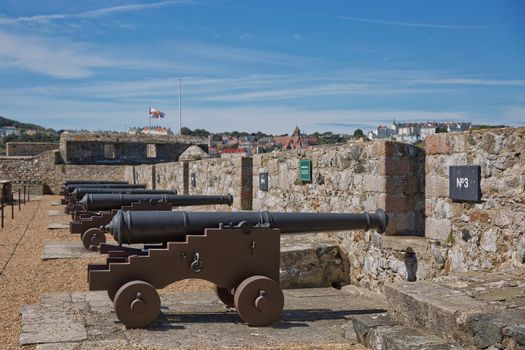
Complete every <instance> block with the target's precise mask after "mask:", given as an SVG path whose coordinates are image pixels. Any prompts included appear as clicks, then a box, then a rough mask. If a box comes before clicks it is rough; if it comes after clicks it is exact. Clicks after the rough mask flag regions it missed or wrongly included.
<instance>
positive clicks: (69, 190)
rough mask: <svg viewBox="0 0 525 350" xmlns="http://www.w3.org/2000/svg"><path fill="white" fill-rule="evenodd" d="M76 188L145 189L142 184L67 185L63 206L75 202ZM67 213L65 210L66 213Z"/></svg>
mask: <svg viewBox="0 0 525 350" xmlns="http://www.w3.org/2000/svg"><path fill="white" fill-rule="evenodd" d="M77 188H84V189H88V188H93V189H95V188H112V189H119V188H125V189H133V188H135V189H145V188H146V185H144V184H138V185H130V184H73V185H67V186H66V187H65V188H64V201H63V204H69V203H70V202H71V201H73V202H74V201H75V198H74V196H72V193H73V192H74V191H75V190H76V189H77ZM68 212H69V211H68V210H66V213H68Z"/></svg>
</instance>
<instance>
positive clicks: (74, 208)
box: [64, 187, 177, 221]
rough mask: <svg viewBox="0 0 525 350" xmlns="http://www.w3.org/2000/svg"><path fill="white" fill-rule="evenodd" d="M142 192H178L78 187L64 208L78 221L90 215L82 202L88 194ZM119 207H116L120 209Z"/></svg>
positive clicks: (173, 191) (169, 192)
mask: <svg viewBox="0 0 525 350" xmlns="http://www.w3.org/2000/svg"><path fill="white" fill-rule="evenodd" d="M111 193H113V194H142V195H157V194H171V195H175V194H177V191H176V190H148V189H145V188H113V187H105V188H99V187H77V188H76V189H75V190H74V191H73V192H71V193H70V194H69V196H68V197H67V198H68V199H67V201H65V203H64V204H66V208H65V209H64V211H65V213H66V214H70V213H71V214H72V216H73V220H75V221H78V219H79V217H80V216H82V217H90V216H92V215H91V214H90V213H87V212H86V208H85V207H84V206H82V204H80V203H79V202H80V200H81V199H82V198H84V196H85V195H86V194H111ZM119 208H120V207H117V208H115V209H119ZM77 213H83V214H85V215H78V214H77Z"/></svg>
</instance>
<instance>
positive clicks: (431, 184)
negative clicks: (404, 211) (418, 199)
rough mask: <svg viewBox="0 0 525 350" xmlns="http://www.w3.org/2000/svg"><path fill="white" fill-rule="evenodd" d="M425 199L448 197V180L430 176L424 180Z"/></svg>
mask: <svg viewBox="0 0 525 350" xmlns="http://www.w3.org/2000/svg"><path fill="white" fill-rule="evenodd" d="M425 180H426V181H425V197H426V198H429V197H448V178H445V177H442V176H438V175H430V176H427V177H426V179H425Z"/></svg>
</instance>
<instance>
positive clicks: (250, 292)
mask: <svg viewBox="0 0 525 350" xmlns="http://www.w3.org/2000/svg"><path fill="white" fill-rule="evenodd" d="M137 214H140V215H137ZM161 214H162V215H161ZM164 214H174V215H172V216H170V215H167V216H166V215H164ZM196 214H199V215H196ZM148 216H149V217H150V219H147V217H148ZM161 216H162V217H164V219H163V220H162V221H159V218H160V217H161ZM386 225H387V217H386V214H385V212H384V211H383V210H381V209H378V210H377V211H376V212H375V213H364V214H323V213H270V212H238V213H202V212H194V213H189V212H187V213H185V212H171V213H166V212H138V211H135V212H123V211H120V212H118V213H117V214H116V215H115V217H114V218H113V220H112V221H111V223H110V224H108V225H107V226H106V229H108V230H109V231H110V232H111V233H112V234H113V236H116V238H117V239H118V241H119V243H137V242H141V243H147V244H145V245H144V248H143V249H137V248H131V247H126V246H110V245H106V244H104V245H102V246H101V249H100V252H101V253H103V254H108V257H107V261H106V264H103V265H96V264H90V265H89V266H88V283H89V290H106V291H107V292H108V296H109V297H110V298H111V299H112V300H113V305H114V308H115V312H116V315H117V317H118V318H119V320H120V321H121V322H122V323H123V324H124V325H125V326H126V327H128V328H143V327H147V326H148V325H149V324H151V323H152V322H154V321H155V319H156V318H157V317H158V315H159V314H160V298H159V295H158V293H157V291H156V289H159V288H164V287H166V286H168V285H169V284H171V283H173V282H176V281H180V280H183V279H188V278H199V279H204V280H207V281H210V282H212V283H214V284H215V285H216V291H217V295H218V297H219V299H220V300H221V301H222V302H223V303H224V304H226V305H227V306H229V307H235V309H236V310H237V313H238V314H239V316H240V317H241V319H243V320H244V321H245V322H246V323H247V324H248V325H251V326H266V325H269V324H272V323H273V322H275V321H277V320H278V319H279V317H280V315H281V312H282V310H283V306H284V296H283V293H282V290H281V288H280V286H279V266H280V261H279V260H280V235H281V233H283V234H284V233H302V232H322V231H344V230H352V229H365V230H368V229H372V228H375V229H377V230H378V231H379V232H383V231H384V229H385V228H386ZM148 227H149V229H148ZM152 243H156V245H154V244H152ZM148 244H150V245H148Z"/></svg>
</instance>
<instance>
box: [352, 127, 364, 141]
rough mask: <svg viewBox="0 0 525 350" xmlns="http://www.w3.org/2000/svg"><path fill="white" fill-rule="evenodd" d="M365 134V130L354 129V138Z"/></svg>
mask: <svg viewBox="0 0 525 350" xmlns="http://www.w3.org/2000/svg"><path fill="white" fill-rule="evenodd" d="M363 136H364V134H363V130H361V129H355V131H354V138H356V139H360V138H363Z"/></svg>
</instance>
